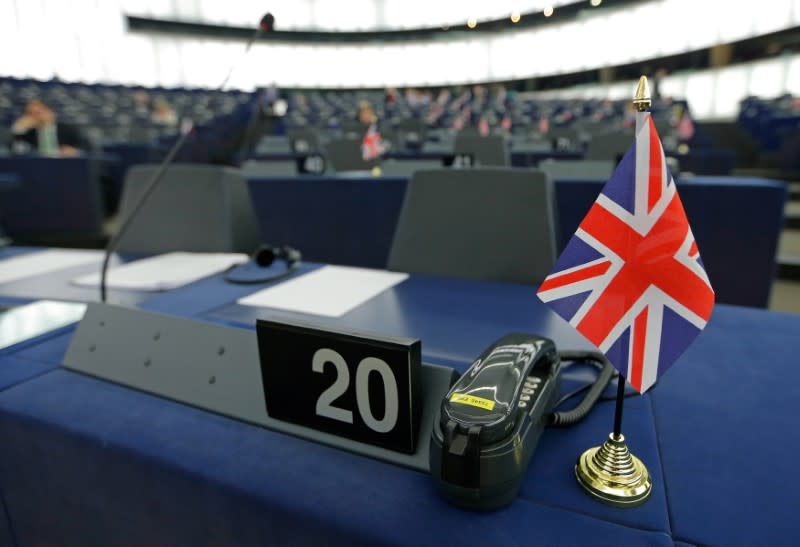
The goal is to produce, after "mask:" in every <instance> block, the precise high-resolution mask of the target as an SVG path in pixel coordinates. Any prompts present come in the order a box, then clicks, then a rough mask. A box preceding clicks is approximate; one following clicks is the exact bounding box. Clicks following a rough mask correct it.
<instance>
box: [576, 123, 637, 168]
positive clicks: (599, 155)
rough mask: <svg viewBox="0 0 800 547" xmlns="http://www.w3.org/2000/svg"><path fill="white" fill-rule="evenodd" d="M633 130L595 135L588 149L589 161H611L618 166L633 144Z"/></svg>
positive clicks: (587, 157) (586, 156)
mask: <svg viewBox="0 0 800 547" xmlns="http://www.w3.org/2000/svg"><path fill="white" fill-rule="evenodd" d="M633 141H634V134H633V130H629V131H615V132H613V133H606V134H605V135H595V136H594V137H593V138H592V140H591V142H590V143H589V146H588V147H587V149H586V155H585V158H586V159H587V160H610V161H613V162H614V164H615V165H616V164H617V162H619V160H620V159H622V156H623V155H624V154H625V151H626V150H628V148H629V147H630V146H631V145H632V144H633Z"/></svg>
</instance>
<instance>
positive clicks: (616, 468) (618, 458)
mask: <svg viewBox="0 0 800 547" xmlns="http://www.w3.org/2000/svg"><path fill="white" fill-rule="evenodd" d="M650 104H651V101H650V89H649V87H648V85H647V77H645V76H642V77H641V78H639V85H637V86H636V93H635V95H634V97H633V106H634V107H635V108H636V110H637V112H636V134H638V133H639V131H640V130H642V128H643V127H644V124H645V123H646V122H647V118H648V116H649V113H648V112H647V110H648V109H649V108H650ZM624 402H625V377H624V376H623V375H622V374H620V375H619V377H618V380H617V402H616V408H615V411H614V431H613V432H612V433H610V434H609V435H608V439H606V441H605V442H604V443H603V444H602V446H595V447H593V448H590V449H588V450H586V451H585V452H583V454H581V455H580V457H578V461H577V463H576V464H575V478H576V479H577V480H578V484H580V486H581V488H583V489H584V490H585V491H586V492H587V493H588V494H590V495H591V496H593V497H594V498H595V499H598V500H600V501H602V502H604V503H607V504H609V505H614V506H617V507H635V506H637V505H641V504H642V503H644V502H645V501H647V499H648V498H649V497H650V492H651V491H652V489H653V481H652V480H651V478H650V473H649V471H648V470H647V467H645V465H644V464H643V463H642V461H641V460H640V459H639V458H637V457H636V456H634V455H633V454H631V453H630V451H629V450H628V446H627V444H626V443H625V436H624V435H623V434H622V407H623V404H624Z"/></svg>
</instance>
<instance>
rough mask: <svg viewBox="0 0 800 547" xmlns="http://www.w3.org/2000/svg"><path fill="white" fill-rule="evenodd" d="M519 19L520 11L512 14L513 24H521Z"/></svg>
mask: <svg viewBox="0 0 800 547" xmlns="http://www.w3.org/2000/svg"><path fill="white" fill-rule="evenodd" d="M592 1H594V0H592ZM519 19H520V14H519V12H518V11H515V12H514V13H512V14H511V22H512V23H519Z"/></svg>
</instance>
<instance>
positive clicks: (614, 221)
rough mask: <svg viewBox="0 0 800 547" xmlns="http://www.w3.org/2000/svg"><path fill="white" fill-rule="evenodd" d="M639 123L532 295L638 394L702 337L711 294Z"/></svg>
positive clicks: (659, 152)
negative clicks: (588, 343) (600, 354)
mask: <svg viewBox="0 0 800 547" xmlns="http://www.w3.org/2000/svg"><path fill="white" fill-rule="evenodd" d="M637 116H640V117H641V118H640V119H639V122H640V123H637V133H636V139H635V141H634V143H633V146H631V147H630V148H629V149H628V151H627V153H626V154H625V156H624V157H623V158H622V161H621V162H620V163H619V165H618V166H617V168H616V170H615V171H614V173H613V174H612V175H611V178H610V179H609V181H608V182H607V183H606V185H605V186H604V187H603V190H602V192H601V193H600V196H598V198H597V201H596V202H595V203H594V204H593V205H592V208H591V209H590V210H589V213H588V214H587V215H586V217H585V218H584V219H583V221H582V222H581V224H580V226H579V227H578V230H577V231H576V232H575V235H574V236H573V237H572V239H571V240H570V241H569V243H568V244H567V246H566V248H565V249H564V252H563V253H562V254H561V256H560V257H559V258H558V261H557V262H556V265H555V267H554V269H553V272H552V273H551V274H550V275H549V276H548V277H547V278H546V279H545V280H544V282H543V283H542V284H541V286H540V287H539V291H538V296H539V298H540V299H541V300H542V301H543V302H545V303H546V304H547V305H548V306H550V307H551V308H552V309H553V310H554V311H555V312H556V313H558V314H559V315H560V316H561V317H563V318H564V319H566V320H567V321H569V323H570V324H571V325H572V326H573V327H574V328H575V329H577V330H578V332H580V333H581V334H583V335H584V336H585V337H586V338H588V339H589V341H591V342H592V343H593V344H594V345H596V346H597V347H598V348H600V350H601V351H602V352H603V353H605V354H606V357H608V360H609V361H611V363H612V364H613V365H614V367H615V368H616V369H617V370H618V371H619V372H620V374H622V375H623V376H625V377H626V378H627V380H628V381H629V382H630V383H631V385H632V386H633V387H634V388H636V390H637V391H639V392H640V393H644V392H645V391H647V389H649V388H650V387H651V386H652V385H653V384H654V383H655V382H656V380H657V379H658V378H659V377H660V376H661V375H662V374H664V372H666V370H667V369H668V368H669V367H670V365H671V364H672V363H673V362H674V361H675V359H677V358H678V357H679V356H680V355H681V354H682V353H683V352H684V350H685V349H686V348H687V347H688V346H689V344H690V343H691V342H692V341H693V340H694V339H695V337H696V336H697V335H698V334H700V331H702V330H703V328H704V327H705V325H706V322H707V321H708V319H709V318H710V317H711V310H712V308H713V306H714V291H713V289H712V288H711V283H710V282H709V280H708V276H707V275H706V271H705V268H704V266H703V263H702V261H701V260H700V252H699V250H698V248H697V244H696V243H695V240H694V236H693V235H692V230H691V228H690V227H689V222H688V220H687V219H686V213H685V212H684V210H683V205H682V204H681V200H680V198H679V197H678V192H677V189H676V187H675V181H674V180H673V179H672V176H671V175H670V172H669V169H668V168H667V165H666V160H665V158H664V151H663V149H662V147H661V141H660V139H659V137H658V133H657V132H656V128H655V124H654V123H653V121H652V119H651V118H650V114H649V113H648V112H642V113H639V114H637Z"/></svg>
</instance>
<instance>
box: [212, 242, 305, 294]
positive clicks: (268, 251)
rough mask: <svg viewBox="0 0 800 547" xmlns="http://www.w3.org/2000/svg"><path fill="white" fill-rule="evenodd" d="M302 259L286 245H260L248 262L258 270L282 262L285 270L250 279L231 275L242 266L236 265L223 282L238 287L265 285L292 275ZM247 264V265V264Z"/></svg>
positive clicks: (297, 252) (294, 250) (227, 273)
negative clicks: (284, 263)
mask: <svg viewBox="0 0 800 547" xmlns="http://www.w3.org/2000/svg"><path fill="white" fill-rule="evenodd" d="M302 259H303V255H302V254H300V251H298V250H297V249H294V248H292V247H289V246H288V245H284V246H282V247H273V246H272V245H261V246H260V247H259V248H258V249H256V251H255V252H254V253H253V254H252V255H250V260H251V261H252V262H254V263H255V264H256V265H257V266H259V267H260V268H268V267H270V266H272V264H273V263H274V262H275V260H283V261H284V262H286V269H285V270H283V271H282V272H278V273H276V274H272V275H269V276H267V277H258V278H250V277H237V276H235V275H233V274H234V273H235V272H236V269H237V268H238V267H239V266H242V265H243V264H237V265H235V266H233V267H232V268H230V269H229V270H228V271H227V272H226V273H225V281H227V282H228V283H235V284H238V285H255V284H258V283H267V282H269V281H275V280H276V279H280V278H282V277H286V276H287V275H289V274H291V273H293V272H294V271H295V270H297V268H299V267H300V263H301V261H302ZM248 264H249V263H248Z"/></svg>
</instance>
